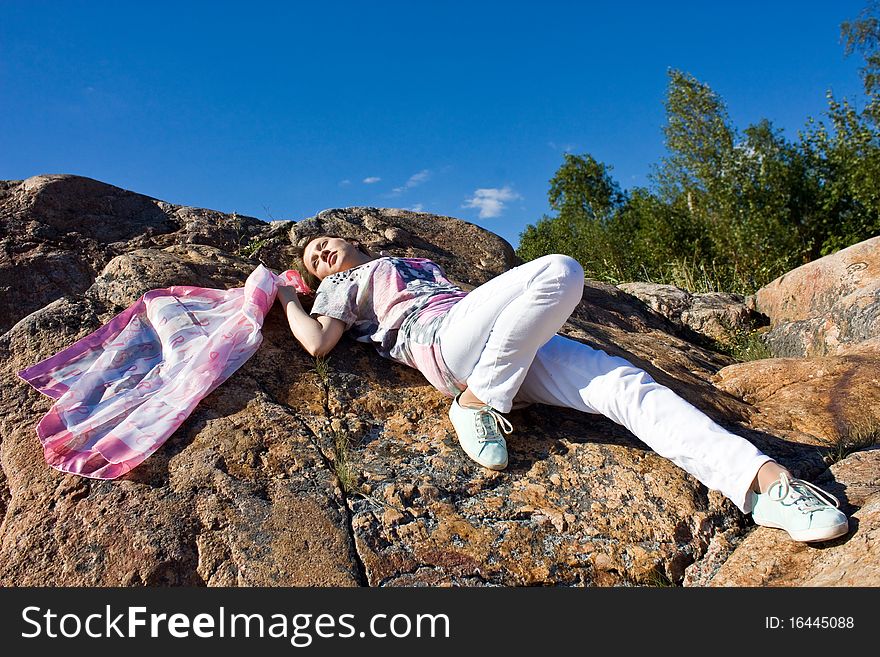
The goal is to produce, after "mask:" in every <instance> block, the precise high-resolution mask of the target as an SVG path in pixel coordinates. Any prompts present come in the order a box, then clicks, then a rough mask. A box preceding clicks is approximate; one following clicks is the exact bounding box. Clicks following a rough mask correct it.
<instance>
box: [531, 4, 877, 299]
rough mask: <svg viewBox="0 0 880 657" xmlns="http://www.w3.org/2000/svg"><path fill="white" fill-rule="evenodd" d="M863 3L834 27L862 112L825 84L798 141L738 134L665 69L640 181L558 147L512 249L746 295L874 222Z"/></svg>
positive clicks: (872, 124) (749, 131)
mask: <svg viewBox="0 0 880 657" xmlns="http://www.w3.org/2000/svg"><path fill="white" fill-rule="evenodd" d="M877 13H878V4H877V3H876V2H872V3H871V4H870V5H869V7H868V8H867V9H866V10H865V11H864V12H862V14H861V15H860V16H859V18H858V19H857V20H855V21H853V22H847V23H844V24H843V25H842V26H841V37H842V40H843V42H844V44H845V48H846V51H847V53H852V52H859V53H861V54H862V55H863V56H864V57H865V67H864V68H863V69H862V78H863V81H864V88H865V95H866V97H867V99H868V102H867V103H866V105H865V109H864V110H862V111H861V112H859V111H857V110H856V109H855V108H854V107H853V106H852V105H851V104H850V103H848V102H847V101H846V100H843V101H838V100H836V99H835V98H834V97H833V95H832V94H830V92H829V94H828V112H827V121H828V125H826V124H825V123H824V122H821V121H819V122H816V121H813V120H812V119H811V120H809V121H808V123H807V124H806V126H805V128H804V130H803V131H801V132H800V133H799V135H798V140H797V141H795V142H790V141H788V140H787V139H786V138H785V137H784V136H783V134H782V133H781V131H779V130H776V129H775V128H774V127H773V125H772V124H771V123H770V122H769V121H767V120H762V121H759V122H758V123H756V124H754V125H750V126H748V127H746V128H745V129H744V130H742V131H741V132H740V131H739V130H737V129H736V128H735V127H734V126H733V125H731V122H730V119H729V116H728V114H727V109H726V107H725V105H724V102H723V100H722V99H721V97H720V96H718V94H716V93H715V92H714V91H713V90H712V89H711V88H710V87H709V85H707V84H706V83H704V82H701V81H699V80H697V79H696V78H695V77H693V76H692V75H689V74H688V73H685V72H683V71H678V70H670V71H669V73H668V87H667V96H666V103H665V108H666V116H667V122H666V126H665V127H664V136H665V142H666V150H667V155H666V156H665V157H664V158H663V159H662V160H661V161H660V163H659V164H658V165H657V166H656V167H655V170H654V173H653V174H652V177H651V183H652V184H651V186H650V187H649V188H635V189H632V190H629V191H623V190H621V188H620V186H619V185H618V183H617V182H616V181H615V180H614V179H613V178H612V177H611V167H610V166H608V165H606V164H604V163H602V162H599V161H597V160H596V159H595V158H593V157H592V156H591V155H589V154H582V155H573V154H569V153H566V154H565V157H564V161H563V163H562V165H561V166H560V168H559V169H558V171H557V172H556V175H555V176H554V177H553V178H552V179H551V180H550V189H549V194H548V198H549V203H550V207H551V209H552V210H553V211H554V212H555V213H556V214H555V216H544V217H542V218H541V220H539V221H538V222H537V223H536V224H534V225H529V226H527V227H526V229H525V231H524V232H523V233H522V234H521V236H520V247H519V251H518V252H519V255H520V256H521V257H523V258H525V259H532V258H536V257H538V256H541V255H544V254H546V253H552V252H559V253H566V254H568V255H571V256H573V257H575V258H577V259H578V260H579V261H580V262H581V264H582V265H583V266H584V269H585V271H586V272H587V275H588V276H591V277H593V278H598V279H601V280H606V281H611V282H615V283H616V282H620V281H623V280H635V279H647V280H653V281H659V282H671V283H676V284H680V285H683V286H685V287H690V288H691V289H703V290H709V289H725V290H727V291H735V292H741V293H751V292H753V291H755V290H756V289H757V288H759V287H761V286H763V285H765V284H767V283H768V282H770V281H771V280H773V279H774V278H776V277H778V276H780V275H781V274H783V273H785V272H786V271H788V270H790V269H792V268H794V267H797V266H799V265H801V264H803V263H805V262H808V261H810V260H812V259H814V258H816V257H819V256H822V255H826V254H828V253H831V252H833V251H835V250H837V249H840V248H843V247H845V246H848V245H850V244H854V243H856V242H859V241H862V240H864V239H867V238H869V237H871V236H873V235H877V234H878V233H880V184H878V183H880V132H878V129H880V19H878V16H877Z"/></svg>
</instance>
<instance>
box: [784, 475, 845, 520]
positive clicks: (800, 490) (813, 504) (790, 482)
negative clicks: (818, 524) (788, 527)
mask: <svg viewBox="0 0 880 657" xmlns="http://www.w3.org/2000/svg"><path fill="white" fill-rule="evenodd" d="M774 490H776V491H777V492H776V493H775V494H774V492H773V491H774ZM792 491H793V492H794V493H795V495H793V496H792V501H793V502H794V503H795V504H796V505H797V508H798V509H799V510H801V511H804V512H807V513H809V512H810V511H818V510H819V509H822V508H824V507H826V506H831V505H833V506H835V507H837V508H840V502H838V500H837V498H836V497H834V496H833V495H831V494H830V493H828V492H827V491H824V490H822V489H821V488H819V487H818V486H814V485H813V484H811V483H810V482H809V481H804V480H803V479H795V478H791V479H789V477H788V475H787V474H786V473H784V472H783V473H781V474H780V475H779V482H778V485H777V486H775V487H773V488H771V489H770V490H769V491H768V493H769V495H770V498H771V499H773V500H776V501H782V500H784V499H785V498H786V497H787V496H788V494H789V493H790V492H792Z"/></svg>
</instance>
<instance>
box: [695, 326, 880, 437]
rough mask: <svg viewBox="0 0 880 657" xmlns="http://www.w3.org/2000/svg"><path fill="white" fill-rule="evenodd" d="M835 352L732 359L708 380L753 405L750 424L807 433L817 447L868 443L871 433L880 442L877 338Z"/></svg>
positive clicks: (878, 348)
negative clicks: (791, 356)
mask: <svg viewBox="0 0 880 657" xmlns="http://www.w3.org/2000/svg"><path fill="white" fill-rule="evenodd" d="M839 351H840V355H837V356H821V357H815V358H768V359H763V360H756V361H749V362H746V363H736V364H734V365H729V366H727V367H725V368H724V369H722V370H720V371H719V372H718V373H717V374H716V375H715V376H714V377H713V379H712V380H713V382H714V383H715V385H716V386H718V388H720V389H721V390H724V391H726V392H728V393H730V394H731V395H733V396H734V397H737V398H738V399H742V400H743V401H745V402H746V403H748V404H750V405H752V406H754V407H755V408H756V410H757V411H758V415H757V416H756V417H754V418H752V421H753V422H761V423H763V424H766V425H770V426H772V427H774V428H776V429H783V430H794V431H799V432H803V433H805V434H811V435H812V436H815V437H816V439H818V440H816V443H817V444H820V445H822V444H824V445H831V446H833V445H836V444H838V443H841V442H843V443H847V442H852V441H853V440H855V441H859V440H861V441H863V442H864V441H865V440H867V441H868V444H870V442H872V441H871V435H872V432H874V433H875V434H876V437H875V438H874V439H873V440H874V441H880V338H874V339H873V340H868V341H865V342H862V343H860V344H857V345H849V346H847V347H846V348H841V349H840V350H839ZM860 436H861V437H860Z"/></svg>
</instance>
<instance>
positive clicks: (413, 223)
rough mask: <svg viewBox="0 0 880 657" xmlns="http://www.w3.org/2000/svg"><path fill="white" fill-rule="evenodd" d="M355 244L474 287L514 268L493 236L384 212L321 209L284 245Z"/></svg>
mask: <svg viewBox="0 0 880 657" xmlns="http://www.w3.org/2000/svg"><path fill="white" fill-rule="evenodd" d="M325 234H329V235H340V236H341V237H347V238H351V239H356V240H360V241H361V242H363V243H364V244H365V245H366V246H367V247H369V248H371V249H372V250H373V251H374V252H376V253H379V252H381V251H389V252H394V254H395V255H400V256H402V257H407V258H430V259H431V260H433V261H434V262H436V263H437V264H439V265H440V266H441V267H443V269H444V270H445V271H446V274H447V275H448V276H449V277H450V278H451V279H452V280H454V281H456V282H459V283H463V284H465V285H470V286H476V285H480V284H481V283H485V282H486V281H488V280H489V279H490V278H492V277H494V276H497V275H498V274H500V273H501V272H503V271H506V270H508V269H510V268H511V267H513V266H515V265H517V264H519V263H520V260H519V259H518V258H517V257H516V254H515V253H514V252H513V247H511V246H510V244H508V243H507V242H506V241H505V240H503V239H501V238H500V237H498V236H497V235H494V234H492V233H490V232H489V231H486V230H483V229H482V228H479V227H478V226H475V225H474V224H471V223H468V222H467V221H462V220H461V219H456V218H454V217H440V216H437V215H432V214H427V213H424V212H411V211H409V210H397V209H390V208H345V209H344V210H324V211H323V212H321V213H319V214H318V215H316V216H315V217H312V218H310V219H307V220H305V221H300V222H297V223H296V224H293V226H292V227H291V229H290V240H291V242H292V243H293V244H296V245H298V246H305V245H306V243H308V242H309V241H310V240H311V239H312V238H313V237H317V236H318V235H325Z"/></svg>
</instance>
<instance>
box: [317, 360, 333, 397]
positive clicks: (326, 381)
mask: <svg viewBox="0 0 880 657" xmlns="http://www.w3.org/2000/svg"><path fill="white" fill-rule="evenodd" d="M315 373H316V374H317V375H318V379H319V380H320V381H321V386H322V387H324V388H325V389H326V388H329V387H330V357H329V356H315Z"/></svg>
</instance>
